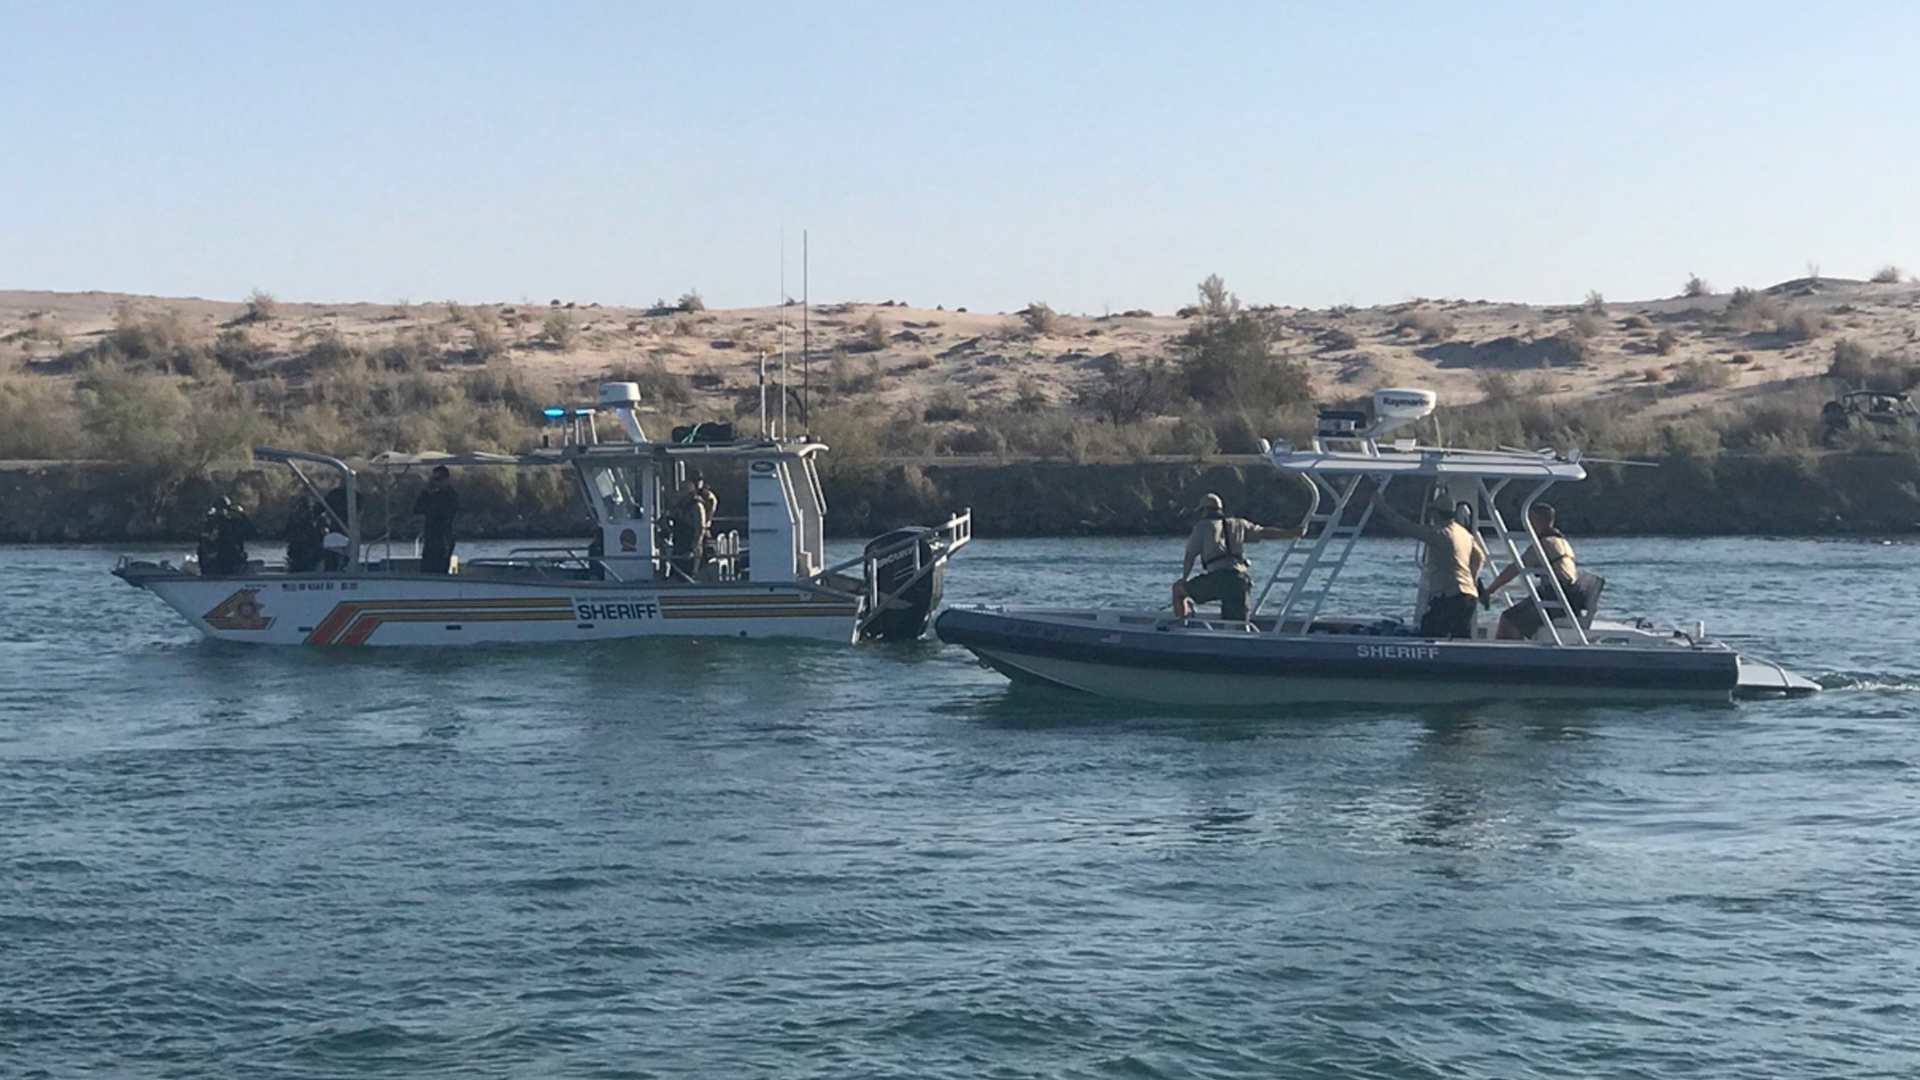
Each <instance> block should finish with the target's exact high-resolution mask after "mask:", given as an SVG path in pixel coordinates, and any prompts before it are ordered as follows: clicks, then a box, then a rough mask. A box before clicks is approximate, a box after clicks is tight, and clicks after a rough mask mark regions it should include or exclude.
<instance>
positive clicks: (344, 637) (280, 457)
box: [114, 383, 973, 645]
mask: <svg viewBox="0 0 1920 1080" xmlns="http://www.w3.org/2000/svg"><path fill="white" fill-rule="evenodd" d="M639 400H640V395H639V388H638V387H637V386H635V385H634V384H632V383H608V384H605V385H603V386H601V387H600V388H599V401H598V403H597V407H584V406H583V407H566V408H562V407H555V408H549V409H547V410H546V415H547V417H548V418H549V419H550V420H553V421H554V422H555V423H556V424H557V425H558V426H559V427H560V429H561V438H560V445H558V446H543V447H541V448H539V449H535V450H532V451H530V452H528V453H524V454H519V455H496V454H463V455H456V454H414V455H402V454H393V453H388V454H382V455H380V456H378V457H376V458H374V459H373V460H372V461H371V462H369V463H368V465H367V467H368V468H370V469H375V470H385V471H388V472H396V473H400V472H409V471H419V470H423V469H426V468H431V467H433V466H436V465H447V466H453V467H461V466H467V467H523V468H524V467H558V468H566V469H571V470H572V471H573V472H574V474H575V476H576V478H577V480H578V481H579V485H580V490H581V492H582V494H583V495H584V496H585V499H586V503H587V506H588V508H589V509H590V511H591V513H592V515H593V521H594V531H595V534H596V535H595V536H594V537H593V539H592V541H591V542H590V543H588V544H585V545H582V546H578V547H540V548H523V549H516V550H514V551H511V552H510V553H509V554H507V555H506V556H505V557H502V558H472V559H465V560H463V561H459V562H457V563H456V565H455V567H454V570H453V572H452V573H448V574H428V573H422V572H421V567H420V560H419V559H418V558H417V557H393V556H392V554H391V552H390V551H389V552H388V554H386V555H384V556H379V557H376V555H375V551H376V550H377V549H378V548H379V547H380V546H381V545H379V544H378V543H375V544H363V543H362V542H361V518H362V514H361V507H360V497H359V483H358V479H359V476H358V473H357V472H356V470H354V469H353V468H351V467H350V466H348V464H347V463H346V462H344V461H341V460H339V459H336V458H332V457H328V456H326V455H324V454H313V453H305V452H301V451H294V450H282V449H277V448H273V447H264V446H263V447H255V448H254V451H253V454H254V458H255V459H256V460H258V461H263V462H275V463H279V464H283V465H285V466H286V467H287V468H288V469H290V470H291V471H292V473H293V476H294V478H295V479H296V481H297V482H298V483H299V485H300V486H301V487H303V488H304V489H305V490H306V491H307V492H308V493H309V494H310V495H312V497H313V498H315V499H316V500H318V499H320V498H321V492H320V490H319V489H318V488H317V487H316V486H315V484H314V481H313V479H312V478H310V477H309V476H308V475H307V473H308V470H309V469H314V470H316V471H318V470H325V471H330V472H331V473H332V474H334V476H335V477H336V478H337V479H338V481H339V483H340V484H341V486H343V487H344V488H345V489H346V492H347V497H346V499H345V506H346V508H347V512H346V514H345V515H344V518H342V517H341V516H339V515H337V514H336V513H335V511H334V510H332V509H329V510H328V511H327V512H326V513H327V517H328V518H329V519H330V522H331V528H332V529H333V530H334V535H333V536H331V537H329V543H330V546H331V547H334V548H335V549H337V550H339V551H340V553H341V554H342V555H343V556H344V565H343V568H342V569H340V570H338V571H335V572H325V571H317V572H310V573H290V572H288V570H287V569H286V568H285V567H284V566H274V565H267V564H264V563H262V562H260V561H258V560H255V561H253V562H250V563H249V564H248V565H247V568H246V569H245V570H244V571H243V572H241V573H239V574H235V575H229V576H222V577H209V576H202V575H201V574H200V572H199V567H198V565H197V563H196V562H195V561H194V560H192V559H187V560H183V563H182V565H174V564H173V563H171V562H158V563H155V562H148V561H134V560H130V559H124V558H123V559H122V560H121V561H120V564H119V565H118V566H116V567H115V569H114V573H115V574H116V575H118V576H119V577H120V578H122V579H123V580H125V581H126V582H127V583H128V584H131V585H135V586H138V587H140V588H142V589H147V590H149V591H151V592H153V593H154V594H155V595H157V596H159V597H160V598H161V599H162V600H164V601H166V602H167V603H168V604H170V605H172V606H173V608H174V609H175V610H176V611H178V612H180V614H182V615H184V616H186V617H187V620H188V621H189V622H191V623H193V625H194V626H196V627H198V628H199V629H200V630H201V631H202V632H203V633H205V634H207V635H208V636H210V637H214V638H219V639H221V640H224V641H243V642H257V643H260V644H269V645H471V644H482V643H488V644H492V643H501V642H555V641H603V640H607V639H610V638H632V637H654V636H669V635H670V636H679V637H708V638H723V637H725V638H812V639H818V640H825V641H839V642H852V641H857V640H861V639H876V640H901V639H912V638H918V637H920V636H921V635H922V634H923V633H925V631H926V628H927V624H928V621H929V620H930V619H931V617H932V614H933V611H934V609H935V608H937V607H938V605H939V603H940V597H941V592H942V589H943V584H944V575H945V567H946V562H947V559H948V558H949V557H950V556H952V555H953V553H954V552H956V551H958V550H959V549H960V548H962V547H964V546H965V545H966V544H967V543H968V541H970V540H971V539H972V534H973V519H972V515H971V513H970V512H967V511H962V512H961V513H959V514H957V515H955V516H953V517H952V518H951V519H950V520H948V521H947V522H945V523H944V524H941V525H938V526H933V527H915V528H908V529H898V530H895V531H893V532H890V533H887V534H886V535H884V536H881V537H879V538H877V539H875V540H873V541H870V542H869V543H868V544H867V545H866V546H865V549H864V550H863V551H862V553H861V554H860V555H859V556H858V557H855V558H852V559H848V560H845V561H843V562H840V563H837V564H834V565H828V564H827V561H826V546H825V540H824V524H825V518H826V500H825V498H824V497H823V496H822V494H821V491H820V480H819V476H818V474H817V472H816V470H815V465H814V459H815V457H816V456H818V455H819V454H820V453H822V452H823V451H825V450H826V449H827V447H826V446H824V445H822V444H820V443H817V442H812V441H809V440H807V439H786V438H728V439H726V440H725V441H717V442H701V441H687V442H658V441H655V440H652V439H649V438H648V437H647V434H646V432H645V431H644V430H643V429H642V427H641V423H640V419H639V417H638V415H636V408H637V406H638V404H639ZM602 411H611V412H612V413H613V414H614V415H615V416H616V417H617V418H618V422H619V427H620V429H621V435H622V438H620V439H617V440H609V441H605V442H603V441H601V440H600V438H599V434H598V430H597V427H596V414H597V413H599V412H602ZM763 415H764V414H763ZM543 441H544V442H549V443H550V442H551V441H552V439H551V438H549V439H547V440H543ZM303 466H304V468H303ZM727 466H731V467H734V468H738V469H741V470H743V471H744V472H745V476H746V482H745V489H746V502H747V506H746V518H745V522H744V524H745V526H746V533H745V535H744V536H743V535H742V534H741V533H740V532H739V531H738V529H737V528H736V529H734V530H728V531H722V530H720V529H719V528H718V527H716V529H715V533H716V535H714V536H713V544H712V553H711V558H710V559H708V560H706V561H705V562H704V563H703V565H702V566H701V568H700V570H699V572H698V573H697V574H695V575H689V574H688V573H686V572H685V570H684V569H683V568H682V567H679V566H676V565H675V563H674V561H673V560H672V559H671V558H670V557H669V552H668V551H667V550H665V548H666V546H667V545H666V543H665V542H664V539H663V537H662V536H661V534H660V528H661V526H660V521H661V519H662V518H663V517H666V516H667V513H668V508H669V506H670V505H671V503H670V499H671V496H672V492H673V490H674V489H675V488H677V487H678V485H679V483H680V481H681V480H683V479H684V478H685V476H686V474H687V470H688V469H689V468H690V467H703V468H706V469H720V468H723V467H727ZM320 475H322V476H324V475H325V473H324V472H320ZM721 520H722V522H725V521H726V519H724V518H723V519H721Z"/></svg>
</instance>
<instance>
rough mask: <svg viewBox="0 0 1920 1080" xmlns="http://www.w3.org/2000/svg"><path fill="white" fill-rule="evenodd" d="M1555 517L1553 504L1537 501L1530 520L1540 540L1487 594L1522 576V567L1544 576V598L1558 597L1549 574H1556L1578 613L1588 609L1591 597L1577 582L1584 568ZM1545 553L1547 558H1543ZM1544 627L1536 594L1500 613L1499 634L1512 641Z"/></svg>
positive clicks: (1528, 512)
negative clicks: (1576, 558)
mask: <svg viewBox="0 0 1920 1080" xmlns="http://www.w3.org/2000/svg"><path fill="white" fill-rule="evenodd" d="M1553 519H1554V511H1553V507H1551V506H1549V505H1547V504H1546V503H1534V504H1533V508H1532V509H1530V510H1528V511H1527V523H1528V524H1530V525H1532V526H1533V535H1535V536H1537V537H1539V538H1540V542H1539V543H1538V544H1537V545H1535V546H1533V547H1529V548H1528V549H1527V550H1526V553H1525V554H1523V555H1521V556H1520V561H1519V562H1517V563H1514V564H1512V565H1510V566H1508V567H1507V568H1506V569H1505V570H1502V571H1500V574H1499V576H1497V577H1495V578H1494V579H1493V584H1491V585H1489V586H1487V595H1489V596H1491V595H1493V594H1494V593H1497V592H1499V591H1500V590H1501V589H1502V588H1504V587H1505V586H1506V584H1507V582H1509V581H1512V580H1513V579H1514V578H1516V577H1518V576H1520V572H1521V571H1522V570H1528V571H1532V572H1533V573H1535V574H1538V575H1539V577H1540V584H1539V585H1538V586H1537V587H1538V589H1539V591H1540V598H1541V599H1543V600H1547V601H1553V600H1556V599H1557V597H1555V596H1554V594H1553V586H1552V584H1550V583H1549V582H1548V581H1547V575H1548V574H1552V575H1553V576H1554V577H1556V578H1558V579H1559V580H1560V588H1561V589H1563V590H1565V592H1566V594H1567V603H1568V604H1569V605H1571V606H1572V608H1573V610H1574V612H1575V613H1579V612H1582V611H1585V610H1586V609H1587V596H1586V594H1585V593H1584V592H1582V591H1581V590H1580V586H1579V585H1578V584H1577V583H1578V582H1579V580H1580V570H1579V567H1577V566H1575V565H1574V562H1573V545H1572V544H1570V543H1568V542H1567V537H1566V534H1565V533H1563V532H1561V531H1560V530H1559V529H1556V528H1554V527H1553ZM1543 552H1544V553H1545V558H1544V559H1543V558H1542V557H1541V555H1542V553H1543ZM1554 607H1556V608H1557V607H1559V605H1558V604H1554ZM1540 626H1541V618H1540V605H1539V604H1536V603H1534V600H1533V597H1531V596H1529V597H1527V598H1526V599H1525V600H1522V601H1520V602H1519V603H1517V604H1515V605H1513V606H1512V607H1510V608H1508V609H1507V610H1505V611H1503V612H1501V613H1500V625H1499V628H1498V630H1496V634H1497V635H1498V636H1499V637H1503V638H1507V639H1508V640H1525V639H1530V638H1532V637H1533V636H1534V635H1535V634H1537V633H1539V632H1540Z"/></svg>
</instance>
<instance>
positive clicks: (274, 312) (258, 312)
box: [240, 289, 280, 323]
mask: <svg viewBox="0 0 1920 1080" xmlns="http://www.w3.org/2000/svg"><path fill="white" fill-rule="evenodd" d="M279 316H280V301H279V299H278V298H276V297H275V296H274V295H273V294H272V293H270V292H266V291H264V290H262V289H255V290H253V292H252V293H251V294H249V295H248V296H247V310H246V313H245V314H244V315H242V316H240V319H241V321H242V322H250V323H269V322H272V321H273V320H274V319H276V318H279Z"/></svg>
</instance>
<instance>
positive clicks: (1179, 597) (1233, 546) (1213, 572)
mask: <svg viewBox="0 0 1920 1080" xmlns="http://www.w3.org/2000/svg"><path fill="white" fill-rule="evenodd" d="M1194 511H1195V512H1196V513H1198V514H1199V515H1200V520H1199V521H1197V522H1195V523H1194V526H1193V531H1192V532H1191V533H1189V534H1188V536H1187V554H1186V558H1185V559H1184V560H1183V561H1182V562H1181V565H1180V580H1179V581H1176V582H1174V583H1173V615H1174V618H1177V619H1186V618H1191V617H1192V615H1193V605H1194V604H1204V603H1207V602H1209V601H1214V600H1218V601H1219V602H1220V618H1221V619H1222V620H1223V621H1225V622H1241V623H1243V622H1246V621H1247V596H1248V594H1249V593H1251V592H1252V591H1253V580H1252V579H1251V578H1249V577H1248V576H1247V545H1248V544H1250V543H1252V542H1254V541H1256V540H1290V539H1293V538H1294V537H1299V536H1305V535H1306V534H1307V528H1306V526H1305V525H1296V526H1293V527H1291V528H1289V527H1285V526H1280V525H1256V524H1254V523H1253V522H1251V521H1248V520H1247V519H1246V518H1237V517H1228V516H1227V510H1226V504H1225V503H1223V502H1221V501H1220V496H1218V495H1215V494H1213V493H1212V492H1208V493H1207V494H1206V495H1204V496H1202V497H1201V499H1200V505H1198V506H1196V507H1194ZM1196 563H1198V564H1199V566H1200V576H1199V577H1194V576H1193V568H1194V564H1196Z"/></svg>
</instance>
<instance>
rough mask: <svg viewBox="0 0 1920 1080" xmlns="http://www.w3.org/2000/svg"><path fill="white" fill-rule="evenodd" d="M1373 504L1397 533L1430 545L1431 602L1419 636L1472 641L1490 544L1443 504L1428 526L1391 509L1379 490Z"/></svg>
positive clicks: (1427, 557)
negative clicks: (1481, 570)
mask: <svg viewBox="0 0 1920 1080" xmlns="http://www.w3.org/2000/svg"><path fill="white" fill-rule="evenodd" d="M1373 506H1374V509H1376V510H1378V511H1380V515H1381V516H1382V517H1384V518H1386V520H1387V524H1388V525H1390V526H1392V528H1393V530H1394V531H1395V532H1397V533H1399V534H1401V535H1402V536H1411V537H1413V538H1414V539H1415V540H1418V541H1420V542H1421V543H1422V544H1425V545H1426V550H1425V552H1424V554H1423V555H1422V559H1423V561H1424V563H1425V565H1426V574H1427V582H1426V587H1427V596H1428V597H1429V599H1428V601H1427V610H1426V611H1425V612H1424V613H1422V614H1421V616H1420V636H1421V637H1425V638H1471V637H1472V636H1473V609H1474V607H1475V606H1476V605H1478V604H1479V603H1480V567H1482V566H1483V565H1485V564H1486V561H1487V549H1486V546H1485V545H1483V544H1481V543H1480V539H1479V538H1478V537H1476V536H1474V535H1473V533H1472V532H1471V531H1470V530H1468V528H1467V527H1466V526H1465V525H1462V524H1461V523H1460V522H1458V521H1456V520H1455V519H1454V517H1453V515H1452V514H1450V513H1448V511H1447V508H1446V507H1445V506H1444V505H1434V506H1430V507H1428V508H1427V515H1426V516H1427V521H1426V524H1424V525H1423V524H1421V523H1419V522H1417V521H1413V520H1411V519H1410V518H1408V517H1407V516H1406V515H1404V514H1402V513H1400V512H1399V511H1398V510H1395V509H1394V508H1393V507H1391V506H1388V505H1387V500H1386V496H1385V495H1384V494H1382V493H1381V492H1380V491H1379V490H1377V489H1376V490H1375V491H1374V493H1373Z"/></svg>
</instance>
